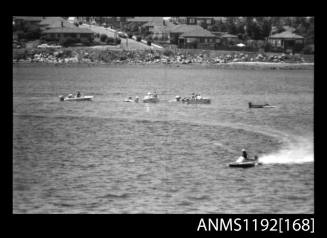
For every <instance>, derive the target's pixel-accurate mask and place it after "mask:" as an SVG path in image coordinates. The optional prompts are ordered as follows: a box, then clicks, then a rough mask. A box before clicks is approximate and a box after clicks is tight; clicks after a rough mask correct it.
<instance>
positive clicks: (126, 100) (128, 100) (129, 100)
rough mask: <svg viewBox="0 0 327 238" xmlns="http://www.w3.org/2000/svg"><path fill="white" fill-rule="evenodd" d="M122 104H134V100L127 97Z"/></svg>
mask: <svg viewBox="0 0 327 238" xmlns="http://www.w3.org/2000/svg"><path fill="white" fill-rule="evenodd" d="M124 102H134V100H133V99H132V97H129V98H126V99H125V100H124Z"/></svg>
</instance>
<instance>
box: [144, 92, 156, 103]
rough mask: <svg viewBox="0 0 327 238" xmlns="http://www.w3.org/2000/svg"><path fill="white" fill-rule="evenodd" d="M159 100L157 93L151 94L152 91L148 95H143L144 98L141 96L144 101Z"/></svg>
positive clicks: (152, 101) (154, 101)
mask: <svg viewBox="0 0 327 238" xmlns="http://www.w3.org/2000/svg"><path fill="white" fill-rule="evenodd" d="M159 101H160V100H159V98H158V96H157V94H152V93H148V95H146V96H144V98H143V102H144V103H157V102H159Z"/></svg>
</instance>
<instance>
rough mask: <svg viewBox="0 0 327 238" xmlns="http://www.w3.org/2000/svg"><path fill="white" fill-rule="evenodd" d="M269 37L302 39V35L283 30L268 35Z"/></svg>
mask: <svg viewBox="0 0 327 238" xmlns="http://www.w3.org/2000/svg"><path fill="white" fill-rule="evenodd" d="M269 38H271V39H303V36H300V35H297V34H294V33H293V32H289V31H284V32H281V33H278V34H275V35H272V36H270V37H269Z"/></svg>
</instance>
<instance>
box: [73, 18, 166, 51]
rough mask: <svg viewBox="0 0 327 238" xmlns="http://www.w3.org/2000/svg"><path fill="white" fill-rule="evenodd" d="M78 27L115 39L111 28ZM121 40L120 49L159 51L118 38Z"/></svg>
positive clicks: (84, 25)
mask: <svg viewBox="0 0 327 238" xmlns="http://www.w3.org/2000/svg"><path fill="white" fill-rule="evenodd" d="M79 27H84V28H88V29H90V30H92V31H94V32H95V33H100V34H106V35H107V36H109V37H115V30H114V29H111V28H104V27H103V26H95V25H88V24H82V25H80V26H79ZM120 39H121V44H120V47H121V48H122V49H129V50H138V49H161V47H160V46H156V45H153V44H152V45H151V46H149V45H147V44H145V43H143V42H139V41H136V40H134V39H130V38H128V39H124V38H120Z"/></svg>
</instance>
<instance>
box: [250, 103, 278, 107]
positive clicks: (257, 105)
mask: <svg viewBox="0 0 327 238" xmlns="http://www.w3.org/2000/svg"><path fill="white" fill-rule="evenodd" d="M274 107H276V106H271V105H269V104H268V103H266V104H252V103H251V102H249V108H274Z"/></svg>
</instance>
